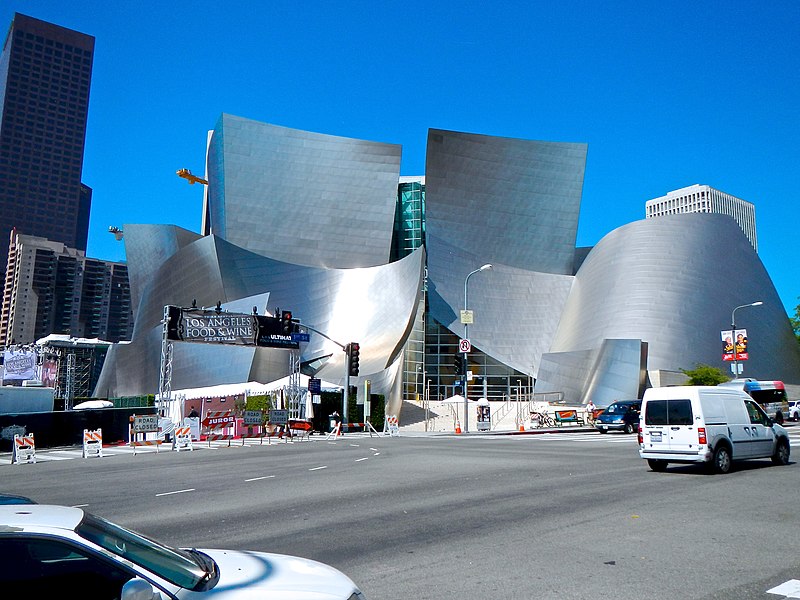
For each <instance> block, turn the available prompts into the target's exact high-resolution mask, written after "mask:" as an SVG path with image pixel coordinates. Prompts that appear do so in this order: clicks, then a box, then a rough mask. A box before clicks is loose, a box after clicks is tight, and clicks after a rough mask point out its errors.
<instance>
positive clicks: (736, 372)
mask: <svg viewBox="0 0 800 600" xmlns="http://www.w3.org/2000/svg"><path fill="white" fill-rule="evenodd" d="M762 304H764V303H763V302H762V301H761V300H759V301H757V302H751V303H750V304H742V305H741V306H737V307H736V308H734V309H733V310H732V311H731V338H732V341H733V375H734V378H738V377H739V354H738V351H737V349H736V311H737V310H739V309H740V308H746V307H748V306H761V305H762Z"/></svg>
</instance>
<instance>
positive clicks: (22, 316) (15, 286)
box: [0, 231, 133, 345]
mask: <svg viewBox="0 0 800 600" xmlns="http://www.w3.org/2000/svg"><path fill="white" fill-rule="evenodd" d="M51 333H56V334H67V335H70V336H72V337H75V338H100V339H103V340H106V341H109V342H118V341H120V340H127V339H130V336H131V334H132V333H133V314H132V312H131V296H130V285H129V284H128V267H127V265H125V264H123V263H115V262H110V261H106V260H99V259H96V258H87V257H86V256H85V255H84V253H83V251H82V250H75V249H74V248H69V247H67V246H65V245H64V244H63V243H61V242H52V241H50V240H47V239H45V238H41V237H35V236H31V235H23V234H20V233H17V232H16V231H13V232H12V234H11V238H10V244H9V252H8V266H7V267H6V281H5V292H4V295H3V304H2V310H0V344H6V345H9V344H14V343H16V344H32V343H34V342H35V341H37V340H38V339H40V338H43V337H45V336H47V335H49V334H51Z"/></svg>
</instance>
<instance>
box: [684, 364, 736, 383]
mask: <svg viewBox="0 0 800 600" xmlns="http://www.w3.org/2000/svg"><path fill="white" fill-rule="evenodd" d="M681 371H682V372H683V374H684V375H686V376H687V377H689V381H687V382H686V385H718V384H720V383H724V382H726V381H728V380H729V379H730V377H728V376H727V375H726V374H725V372H724V371H723V370H722V369H718V368H717V367H712V366H709V365H703V364H697V365H695V368H694V369H691V370H688V371H687V370H686V369H681Z"/></svg>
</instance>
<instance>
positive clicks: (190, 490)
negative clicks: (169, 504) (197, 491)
mask: <svg viewBox="0 0 800 600" xmlns="http://www.w3.org/2000/svg"><path fill="white" fill-rule="evenodd" d="M193 491H194V488H189V489H187V490H175V491H174V492H163V493H161V494H156V498H158V497H159V496H171V495H172V494H183V493H186V492H193Z"/></svg>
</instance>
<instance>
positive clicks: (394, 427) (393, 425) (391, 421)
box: [386, 415, 400, 437]
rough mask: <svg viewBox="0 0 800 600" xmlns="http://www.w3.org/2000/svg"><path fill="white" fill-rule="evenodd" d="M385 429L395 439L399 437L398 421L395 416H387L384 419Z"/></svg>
mask: <svg viewBox="0 0 800 600" xmlns="http://www.w3.org/2000/svg"><path fill="white" fill-rule="evenodd" d="M386 428H387V429H388V430H389V431H388V433H389V435H390V436H392V437H397V436H399V435H400V421H399V420H398V418H397V417H396V416H394V415H389V416H388V417H386Z"/></svg>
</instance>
